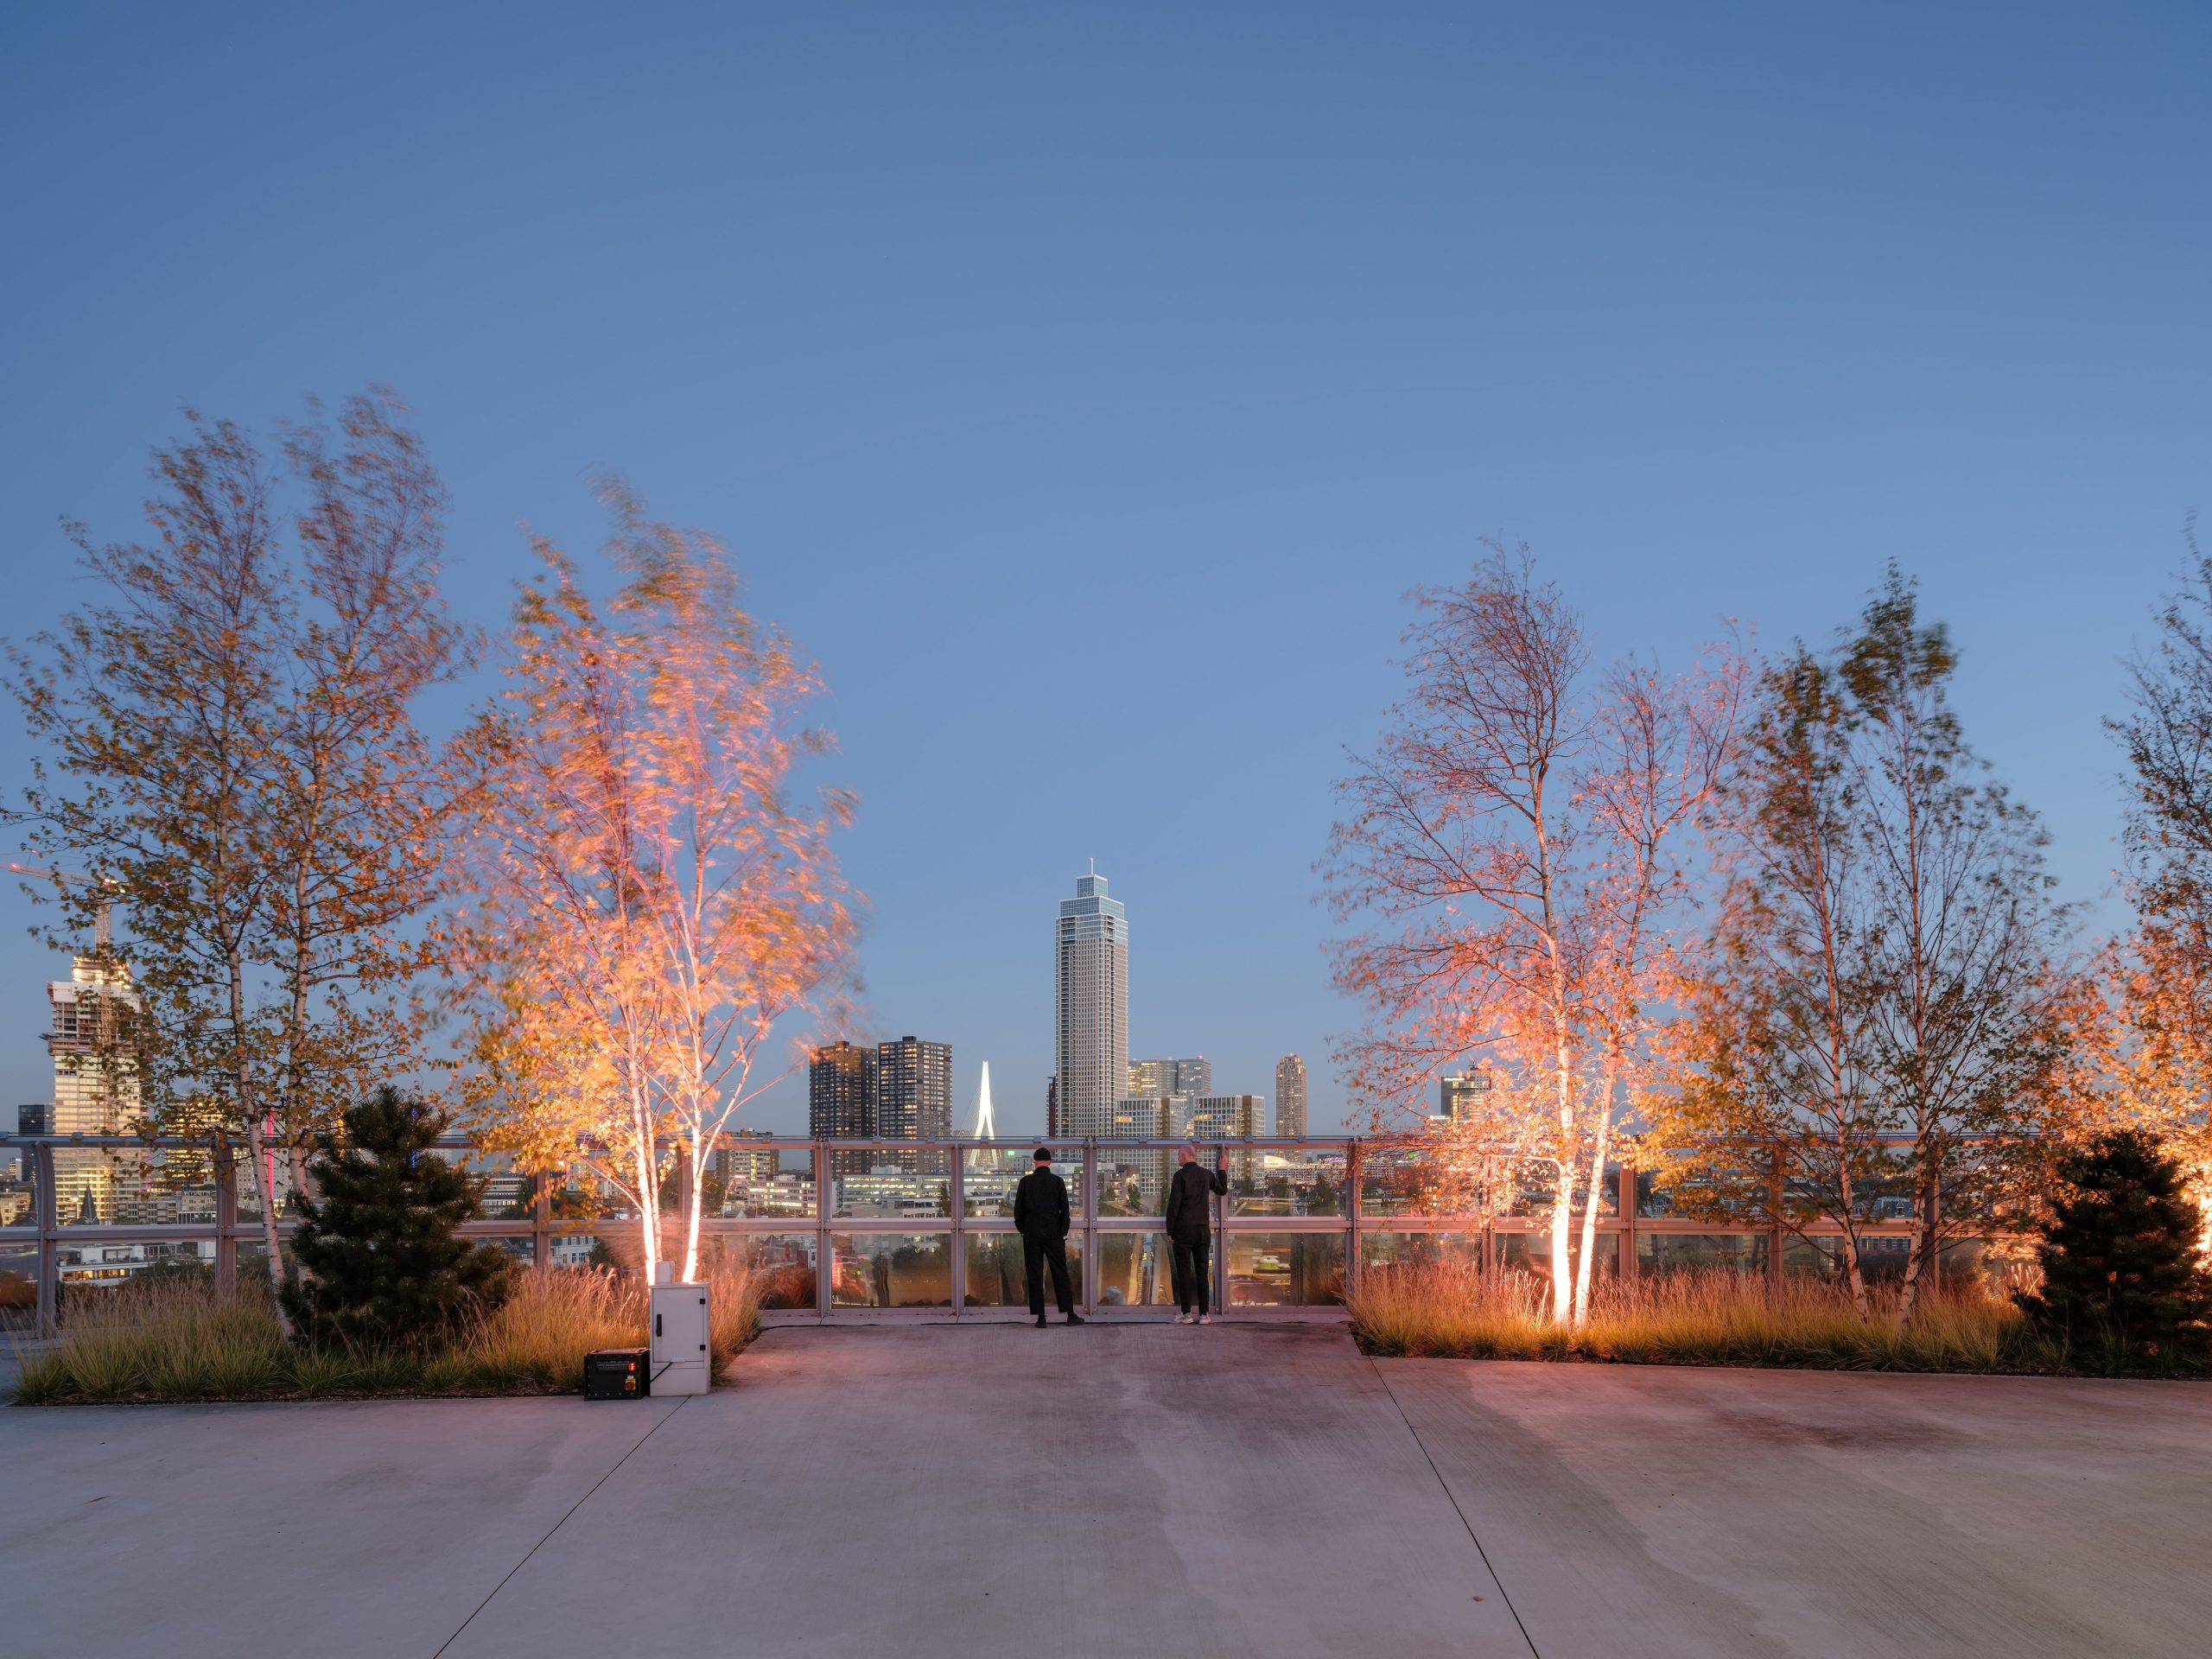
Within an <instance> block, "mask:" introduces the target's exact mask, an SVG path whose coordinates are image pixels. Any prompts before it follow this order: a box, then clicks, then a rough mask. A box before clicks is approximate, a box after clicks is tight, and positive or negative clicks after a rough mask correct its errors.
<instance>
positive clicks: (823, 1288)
mask: <svg viewBox="0 0 2212 1659" xmlns="http://www.w3.org/2000/svg"><path fill="white" fill-rule="evenodd" d="M728 1144H730V1145H732V1146H735V1147H741V1148H742V1149H743V1150H745V1151H747V1152H748V1153H769V1152H773V1153H775V1154H778V1155H779V1156H780V1155H781V1154H784V1153H785V1152H805V1153H807V1154H810V1160H811V1166H812V1170H813V1196H812V1203H811V1206H810V1207H811V1210H812V1213H811V1214H810V1215H802V1216H757V1217H755V1216H715V1217H704V1218H702V1222H701V1232H702V1236H715V1237H731V1236H739V1237H742V1236H763V1235H780V1236H791V1235H793V1234H811V1235H812V1236H813V1240H814V1252H815V1274H814V1277H815V1306H814V1307H813V1308H812V1309H811V1310H806V1309H779V1310H771V1311H767V1312H765V1313H763V1315H762V1318H763V1319H764V1320H765V1321H766V1322H770V1323H789V1322H792V1321H794V1320H797V1321H815V1320H827V1319H838V1320H869V1319H947V1318H950V1319H1005V1318H1007V1317H1008V1315H1009V1314H1010V1313H1012V1312H1013V1311H1014V1310H1011V1309H1009V1308H1007V1307H1005V1306H999V1305H976V1306H970V1305H969V1302H968V1300H967V1282H966V1281H967V1255H968V1252H967V1241H968V1240H969V1239H970V1238H973V1237H978V1236H995V1235H1006V1234H1010V1233H1012V1232H1013V1230H1014V1224H1013V1223H1012V1222H1011V1221H1008V1220H1006V1219H1004V1218H1003V1217H982V1216H970V1215H969V1214H967V1213H966V1211H967V1204H966V1195H965V1186H966V1173H967V1158H966V1156H964V1155H963V1154H974V1153H979V1152H980V1153H1004V1154H1016V1155H1020V1156H1022V1157H1023V1160H1024V1161H1025V1162H1026V1154H1027V1153H1028V1152H1029V1151H1030V1150H1031V1148H1032V1147H1033V1144H1034V1143H1033V1142H1030V1141H1003V1140H1001V1141H974V1140H950V1141H900V1140H887V1141H843V1140H820V1141H817V1140H812V1139H809V1138H806V1137H801V1136H791V1137H787V1136H773V1137H766V1138H759V1139H756V1138H753V1137H747V1138H746V1139H744V1140H743V1141H729V1142H728ZM1182 1144H1184V1143H1183V1142H1181V1141H1120V1140H1103V1139H1090V1140H1082V1141H1059V1142H1058V1143H1056V1150H1058V1152H1060V1153H1061V1154H1064V1155H1063V1158H1062V1160H1061V1161H1062V1163H1063V1164H1065V1161H1066V1160H1067V1158H1068V1157H1071V1156H1080V1158H1081V1160H1082V1168H1081V1172H1080V1174H1079V1176H1078V1178H1077V1182H1076V1183H1075V1185H1076V1187H1077V1191H1076V1192H1075V1193H1073V1194H1072V1195H1071V1196H1072V1197H1073V1198H1074V1200H1075V1203H1076V1204H1077V1206H1078V1208H1077V1211H1076V1213H1075V1215H1074V1217H1072V1221H1073V1224H1072V1226H1071V1232H1070V1243H1071V1244H1075V1245H1077V1246H1079V1255H1080V1264H1079V1267H1078V1266H1077V1263H1075V1262H1071V1264H1070V1265H1071V1268H1077V1272H1076V1274H1075V1275H1074V1276H1075V1277H1076V1278H1077V1281H1078V1283H1077V1291H1076V1294H1077V1299H1078V1306H1080V1307H1081V1308H1082V1309H1083V1311H1084V1313H1085V1314H1086V1315H1089V1314H1093V1313H1100V1312H1109V1313H1113V1314H1115V1315H1116V1316H1117V1317H1132V1318H1155V1319H1158V1318H1166V1317H1167V1314H1168V1311H1169V1310H1168V1309H1167V1308H1166V1307H1165V1306H1143V1307H1124V1306H1121V1305H1118V1304H1117V1305H1114V1306H1111V1307H1110V1308H1102V1306H1101V1304H1100V1302H1099V1300H1098V1298H1099V1295H1100V1290H1101V1287H1100V1284H1099V1271H1098V1269H1099V1259H1098V1258H1099V1243H1100V1241H1101V1240H1103V1239H1105V1238H1109V1237H1113V1236H1128V1235H1136V1236H1142V1235H1144V1234H1147V1233H1153V1234H1156V1233H1159V1232H1160V1230H1161V1229H1162V1224H1161V1222H1160V1218H1159V1217H1157V1216H1102V1215H1101V1214H1100V1213H1099V1212H1098V1207H1097V1183H1098V1169H1099V1162H1100V1155H1101V1154H1102V1153H1104V1154H1121V1153H1147V1152H1149V1153H1158V1154H1169V1155H1172V1154H1173V1151H1174V1149H1175V1148H1177V1147H1179V1146H1181V1145H1182ZM1199 1144H1200V1145H1201V1146H1202V1147H1204V1149H1205V1152H1206V1153H1207V1154H1209V1156H1211V1154H1213V1153H1214V1152H1216V1151H1217V1150H1218V1151H1220V1152H1223V1153H1225V1154H1239V1153H1254V1154H1258V1153H1267V1152H1302V1153H1308V1154H1335V1155H1339V1156H1341V1157H1342V1158H1343V1160H1344V1179H1343V1184H1342V1187H1341V1189H1340V1191H1341V1194H1342V1197H1341V1204H1342V1210H1341V1212H1340V1213H1338V1214H1336V1215H1330V1216H1294V1215H1280V1216H1276V1215H1262V1214H1239V1213H1237V1211H1236V1198H1237V1195H1236V1193H1235V1192H1233V1191H1232V1192H1230V1193H1229V1194H1227V1195H1224V1196H1221V1197H1217V1198H1215V1199H1214V1200H1213V1205H1214V1212H1215V1213H1214V1249H1213V1256H1212V1270H1213V1283H1212V1292H1213V1300H1214V1305H1215V1306H1216V1307H1217V1308H1218V1309H1220V1310H1221V1311H1222V1312H1223V1313H1228V1314H1232V1315H1234V1316H1236V1317H1238V1318H1262V1319H1266V1318H1275V1319H1282V1318H1293V1319H1317V1318H1319V1319H1331V1318H1334V1319H1341V1318H1343V1317H1344V1312H1343V1309H1342V1307H1341V1306H1295V1307H1291V1306H1258V1305H1254V1304H1249V1303H1248V1304H1243V1305H1238V1304H1235V1303H1233V1302H1232V1301H1231V1300H1230V1295H1231V1292H1232V1289H1233V1287H1232V1285H1231V1283H1230V1273H1229V1257H1230V1243H1231V1242H1232V1240H1234V1239H1235V1238H1236V1236H1239V1235H1243V1236H1252V1235H1257V1234H1286V1233H1287V1234H1306V1235H1317V1234H1318V1235H1334V1236H1337V1237H1338V1238H1339V1240H1340V1241H1341V1244H1340V1248H1341V1249H1342V1250H1343V1256H1344V1293H1345V1294H1346V1295H1347V1296H1349V1295H1351V1294H1354V1293H1355V1292H1356V1291H1357V1287H1358V1282H1359V1277H1360V1274H1361V1270H1362V1266H1363V1257H1364V1255H1366V1252H1365V1251H1364V1250H1363V1249H1362V1248H1361V1241H1362V1240H1363V1238H1366V1237H1368V1236H1372V1235H1375V1234H1423V1233H1426V1234H1458V1235H1463V1236H1464V1235H1467V1234H1471V1233H1479V1234H1480V1235H1481V1237H1482V1241H1483V1244H1482V1257H1483V1263H1484V1267H1485V1268H1496V1267H1497V1265H1498V1262H1499V1258H1500V1255H1501V1251H1502V1249H1503V1247H1504V1241H1505V1240H1507V1239H1510V1238H1511V1237H1514V1236H1516V1235H1517V1236H1537V1237H1542V1236H1548V1231H1549V1228H1548V1222H1547V1221H1545V1220H1544V1219H1542V1218H1541V1217H1511V1216H1509V1217H1499V1216H1495V1215H1476V1214H1431V1213H1413V1214H1408V1213H1403V1212H1400V1211H1375V1212H1372V1213H1370V1212H1369V1211H1367V1209H1366V1208H1365V1207H1364V1203H1363V1199H1364V1194H1363V1186H1364V1185H1365V1182H1364V1179H1363V1168H1362V1165H1363V1156H1364V1154H1366V1153H1367V1152H1368V1151H1370V1149H1388V1150H1414V1149H1417V1148H1418V1147H1419V1146H1420V1144H1421V1143H1420V1142H1419V1141H1409V1140H1404V1139H1398V1138H1394V1137H1381V1136H1375V1137H1369V1136H1358V1135H1339V1136H1303V1137H1283V1136H1255V1137H1252V1138H1249V1139H1242V1140H1235V1141H1202V1142H1200V1143H1199ZM442 1146H443V1149H445V1150H447V1151H448V1152H455V1153H478V1152H481V1151H482V1150H483V1149H482V1148H480V1147H478V1146H477V1145H476V1144H475V1143H474V1142H472V1141H446V1142H444V1143H442ZM8 1147H19V1148H22V1150H24V1151H27V1152H28V1153H29V1154H30V1156H31V1160H32V1164H33V1181H34V1185H35V1205H34V1208H33V1214H34V1223H33V1224H31V1225H29V1226H21V1225H17V1226H8V1227H0V1250H17V1249H24V1248H26V1247H35V1249H36V1252H37V1257H38V1268H37V1273H38V1331H39V1333H40V1334H41V1336H50V1335H52V1334H53V1333H54V1330H55V1328H56V1323H57V1318H56V1315H57V1287H58V1285H59V1283H60V1266H61V1262H60V1256H61V1252H62V1250H63V1249H66V1248H70V1247H73V1246H79V1245H86V1244H102V1243H181V1242H185V1241H188V1240H190V1241H195V1242H198V1241H205V1240H208V1239H213V1241H214V1242H215V1272H216V1278H217V1282H218V1284H219V1286H221V1287H224V1288H225V1289H230V1288H234V1287H236V1285H237V1283H238V1245H239V1244H240V1243H241V1242H245V1243H258V1242H259V1241H260V1240H261V1238H262V1236H263V1228H262V1224H261V1222H260V1221H259V1220H258V1219H241V1218H240V1216H239V1212H238V1179H237V1168H238V1166H237V1165H236V1163H235V1162H232V1161H227V1160H222V1159H216V1160H213V1185H214V1188H215V1219H214V1220H213V1222H165V1223H158V1224H139V1223H72V1224H62V1223H61V1221H60V1217H58V1216H57V1215H56V1214H55V1193H54V1153H55V1151H57V1150H60V1149H66V1148H82V1149H86V1150H92V1149H110V1150H118V1151H120V1150H133V1151H142V1152H143V1151H149V1150H162V1149H166V1150H194V1151H205V1150H207V1144H206V1143H204V1142H192V1141H173V1140H154V1141H149V1140H142V1139H138V1138H136V1137H132V1136H120V1135H0V1150H5V1149H6V1148H8ZM840 1152H842V1153H845V1154H852V1153H862V1152H875V1153H884V1154H896V1155H899V1156H902V1157H913V1156H916V1155H918V1154H941V1155H944V1158H945V1161H946V1169H945V1175H944V1181H945V1192H946V1205H945V1208H946V1209H947V1211H949V1212H950V1213H949V1214H945V1215H933V1216H901V1217H886V1216H850V1215H844V1216H841V1215H838V1214H836V1213H835V1210H836V1206H835V1205H833V1204H832V1203H831V1201H830V1198H831V1193H832V1191H833V1187H832V1177H831V1174H830V1154H833V1153H840ZM676 1162H677V1170H678V1182H679V1191H680V1192H681V1194H682V1196H683V1198H684V1199H685V1200H686V1201H687V1203H688V1199H689V1198H690V1187H691V1183H692V1180H693V1179H694V1175H693V1172H692V1171H691V1170H690V1167H689V1165H688V1162H687V1160H683V1158H681V1157H679V1158H677V1160H676ZM1773 1167H1774V1173H1773V1177H1772V1184H1771V1186H1770V1192H1771V1193H1772V1195H1773V1196H1772V1198H1771V1199H1770V1217H1778V1215H1779V1213H1780V1208H1781V1206H1780V1201H1779V1200H1780V1189H1781V1184H1782V1179H1783V1160H1782V1156H1781V1154H1779V1153H1777V1154H1776V1156H1775V1159H1774V1166H1773ZM1616 1173H1617V1179H1618V1188H1617V1191H1616V1194H1615V1205H1614V1213H1613V1214H1612V1215H1611V1216H1602V1215H1601V1216H1600V1217H1599V1221H1598V1224H1597V1230H1598V1233H1599V1237H1601V1238H1603V1239H1605V1240H1607V1241H1609V1243H1610V1247H1611V1249H1613V1250H1614V1251H1616V1252H1617V1254H1616V1255H1615V1265H1616V1271H1617V1272H1618V1274H1619V1276H1620V1277H1621V1278H1623V1279H1624V1280H1632V1279H1634V1278H1635V1277H1636V1274H1637V1241H1638V1240H1639V1239H1642V1238H1646V1237H1660V1236H1670V1237H1692V1236H1725V1237H1746V1236H1758V1235H1761V1234H1764V1236H1765V1239H1766V1246H1767V1249H1766V1271H1767V1275H1768V1279H1769V1282H1770V1283H1771V1284H1773V1285H1776V1286H1777V1287H1778V1286H1779V1285H1780V1284H1781V1282H1782V1281H1783V1276H1784V1268H1783V1249H1784V1245H1785V1243H1786V1241H1787V1240H1788V1238H1789V1236H1790V1233H1791V1229H1789V1227H1787V1226H1786V1225H1784V1224H1782V1223H1780V1222H1779V1221H1778V1220H1773V1219H1770V1221H1769V1223H1768V1224H1765V1225H1756V1224H1730V1223H1725V1222H1722V1223H1700V1222H1694V1221H1688V1220H1684V1219H1681V1218H1678V1217H1672V1216H1667V1217H1645V1216H1639V1215H1638V1214H1637V1194H1636V1176H1637V1170H1636V1168H1635V1167H1634V1166H1630V1165H1627V1164H1623V1165H1621V1166H1619V1167H1618V1171H1617V1172H1616ZM551 1187H552V1184H551V1183H550V1181H547V1180H543V1179H541V1180H538V1181H537V1183H536V1189H535V1197H534V1202H533V1204H532V1207H531V1215H530V1217H528V1219H527V1220H526V1221H517V1220H513V1219H506V1220H480V1221H471V1222H464V1223H462V1224H461V1226H460V1227H458V1228H457V1229H456V1230H455V1231H456V1232H457V1233H459V1234H461V1235H463V1236H470V1237H480V1238H508V1239H519V1238H524V1237H527V1238H528V1239H530V1241H531V1252H530V1259H531V1261H532V1262H534V1263H535V1264H536V1265H537V1267H538V1268H550V1267H551V1266H552V1262H553V1243H554V1241H555V1240H556V1238H559V1237H562V1236H600V1235H602V1234H607V1233H610V1232H615V1231H618V1230H620V1229H622V1228H624V1227H627V1226H633V1225H635V1217H626V1216H621V1215H613V1214H610V1215H604V1216H600V1217H578V1218H563V1219H556V1218H555V1217H554V1216H553V1213H552V1191H551ZM295 1227H296V1222H294V1221H293V1220H292V1219H291V1218H289V1217H280V1218H279V1219H278V1221H277V1234H278V1236H279V1239H280V1241H281V1240H282V1239H283V1238H285V1237H289V1236H290V1234H291V1233H292V1231H293V1230H294V1229H295ZM1911 1228H1912V1223H1911V1222H1910V1221H1909V1220H1908V1221H1896V1222H1883V1223H1872V1224H1866V1225H1865V1226H1862V1227H1861V1228H1860V1229H1859V1235H1860V1236H1862V1237H1869V1236H1872V1237H1879V1236H1899V1237H1904V1236H1910V1232H1911ZM1803 1232H1804V1233H1805V1234H1807V1235H1808V1236H1813V1237H1815V1238H1817V1237H1821V1236H1841V1230H1840V1228H1837V1227H1835V1226H1834V1224H1826V1225H1816V1226H1814V1227H1810V1228H1807V1229H1804V1230H1803ZM891 1234H900V1235H906V1236H942V1237H944V1238H945V1239H946V1241H947V1243H946V1248H947V1249H948V1251H949V1253H950V1261H949V1262H948V1285H949V1288H950V1306H926V1307H925V1306H910V1307H861V1306H851V1305H840V1304H838V1303H837V1302H836V1247H837V1241H838V1240H839V1239H841V1238H847V1237H855V1236H870V1235H874V1236H885V1235H891ZM1941 1255H1942V1252H1941V1251H1940V1250H1939V1251H1938V1253H1937V1256H1938V1263H1939V1271H1940V1260H1941ZM1023 1312H1024V1316H1025V1317H1026V1309H1024V1310H1023Z"/></svg>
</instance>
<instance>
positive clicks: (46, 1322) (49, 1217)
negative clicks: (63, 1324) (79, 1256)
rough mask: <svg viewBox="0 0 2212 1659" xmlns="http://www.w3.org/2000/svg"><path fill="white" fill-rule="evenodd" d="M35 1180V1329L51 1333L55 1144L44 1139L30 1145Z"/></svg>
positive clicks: (56, 1243) (57, 1276)
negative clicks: (36, 1206)
mask: <svg viewBox="0 0 2212 1659" xmlns="http://www.w3.org/2000/svg"><path fill="white" fill-rule="evenodd" d="M31 1164H32V1166H33V1168H34V1169H35V1170H36V1172H37V1175H36V1179H37V1181H38V1194H37V1196H38V1333H39V1335H40V1336H41V1337H50V1336H52V1335H54V1327H55V1325H57V1324H58V1323H59V1321H60V1307H59V1306H57V1304H58V1302H59V1300H60V1289H61V1249H60V1240H58V1239H57V1238H55V1237H54V1148H53V1147H52V1146H51V1145H49V1144H48V1143H47V1142H45V1141H41V1142H40V1143H39V1144H38V1145H36V1146H35V1147H32V1148H31Z"/></svg>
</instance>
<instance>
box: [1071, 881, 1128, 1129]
mask: <svg viewBox="0 0 2212 1659" xmlns="http://www.w3.org/2000/svg"><path fill="white" fill-rule="evenodd" d="M1053 948H1054V952H1055V963H1054V977H1055V981H1056V983H1057V986H1058V1010H1057V1011H1058V1016H1059V1017H1058V1033H1057V1052H1058V1060H1059V1069H1058V1073H1057V1075H1058V1079H1059V1110H1058V1113H1057V1115H1056V1116H1058V1120H1059V1122H1058V1134H1060V1135H1064V1136H1065V1137H1067V1138H1069V1139H1071V1140H1077V1139H1081V1138H1083V1137H1085V1136H1089V1135H1106V1134H1109V1133H1110V1132H1111V1130H1110V1125H1111V1123H1112V1122H1113V1115H1114V1108H1115V1107H1116V1104H1118V1103H1120V1102H1121V1101H1122V1099H1123V1098H1124V1097H1125V1096H1127V1095H1128V1091H1129V1090H1128V1083H1129V924H1128V917H1127V916H1126V915H1124V913H1123V912H1122V906H1121V902H1120V901H1119V900H1118V899H1109V898H1108V897H1107V896H1106V878H1105V877H1104V876H1103V875H1100V874H1096V872H1095V871H1094V872H1093V873H1092V874H1089V875H1079V876H1077V878H1076V881H1075V897H1074V898H1072V899H1061V900H1060V914H1059V920H1058V925H1057V926H1056V927H1055V929H1054V931H1053Z"/></svg>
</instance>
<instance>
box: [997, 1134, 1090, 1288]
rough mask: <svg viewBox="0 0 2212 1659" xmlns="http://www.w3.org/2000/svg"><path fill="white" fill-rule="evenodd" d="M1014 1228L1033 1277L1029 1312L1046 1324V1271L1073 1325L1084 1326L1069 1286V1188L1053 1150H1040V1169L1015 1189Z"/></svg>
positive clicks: (1025, 1262)
mask: <svg viewBox="0 0 2212 1659" xmlns="http://www.w3.org/2000/svg"><path fill="white" fill-rule="evenodd" d="M1014 1230H1015V1231H1016V1232H1018V1233H1020V1235H1021V1265H1022V1267H1023V1268H1026V1269H1027V1272H1028V1274H1029V1311H1030V1312H1031V1313H1034V1314H1035V1315H1036V1316H1037V1323H1038V1325H1039V1327H1040V1328H1041V1327H1042V1326H1043V1325H1044V1323H1045V1269H1046V1268H1048V1267H1049V1268H1052V1294H1053V1296H1054V1297H1055V1298H1056V1299H1057V1300H1058V1302H1059V1304H1060V1312H1061V1313H1065V1314H1066V1315H1067V1316H1068V1323H1069V1324H1070V1325H1081V1324H1082V1323H1083V1315H1082V1314H1080V1313H1077V1312H1076V1311H1075V1294H1074V1293H1073V1291H1071V1289H1070V1288H1069V1286H1068V1246H1067V1237H1068V1184H1067V1183H1066V1182H1065V1181H1064V1180H1062V1179H1060V1178H1059V1177H1058V1176H1057V1175H1055V1174H1053V1173H1052V1148H1051V1147H1038V1148H1037V1166H1036V1167H1035V1168H1034V1169H1033V1170H1031V1171H1030V1172H1029V1173H1027V1175H1025V1176H1023V1177H1022V1178H1021V1179H1020V1180H1019V1181H1016V1182H1015V1183H1014Z"/></svg>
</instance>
